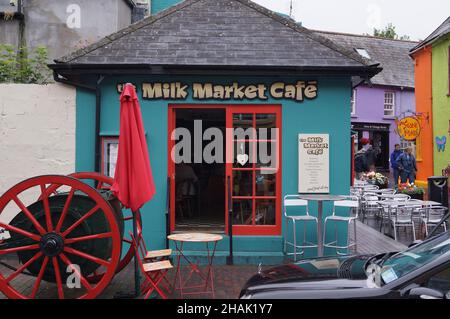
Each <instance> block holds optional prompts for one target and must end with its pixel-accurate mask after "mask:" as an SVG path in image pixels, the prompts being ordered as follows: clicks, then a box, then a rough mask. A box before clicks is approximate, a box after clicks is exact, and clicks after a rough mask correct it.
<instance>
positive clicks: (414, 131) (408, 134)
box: [395, 116, 420, 141]
mask: <svg viewBox="0 0 450 319" xmlns="http://www.w3.org/2000/svg"><path fill="white" fill-rule="evenodd" d="M395 122H396V124H397V133H398V135H399V136H400V137H401V138H403V139H404V140H406V141H414V140H415V139H416V138H417V137H418V136H419V134H420V121H419V119H418V118H416V117H414V116H408V117H404V118H402V119H398V120H396V121H395Z"/></svg>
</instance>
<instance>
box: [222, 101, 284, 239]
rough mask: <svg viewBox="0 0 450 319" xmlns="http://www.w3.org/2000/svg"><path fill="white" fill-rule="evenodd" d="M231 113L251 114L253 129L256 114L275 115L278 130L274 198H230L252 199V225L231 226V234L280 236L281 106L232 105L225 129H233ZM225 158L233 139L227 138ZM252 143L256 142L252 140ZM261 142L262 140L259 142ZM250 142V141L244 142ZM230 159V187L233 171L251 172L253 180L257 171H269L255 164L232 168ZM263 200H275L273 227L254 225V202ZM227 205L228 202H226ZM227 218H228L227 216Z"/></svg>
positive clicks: (231, 150)
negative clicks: (247, 166) (248, 166)
mask: <svg viewBox="0 0 450 319" xmlns="http://www.w3.org/2000/svg"><path fill="white" fill-rule="evenodd" d="M233 113H251V114H253V127H256V114H257V113H264V114H269V113H271V114H275V115H276V126H277V128H278V129H279V136H278V140H279V141H278V143H277V157H276V160H277V164H278V171H277V173H276V175H277V176H276V196H232V197H233V199H252V219H253V221H252V223H253V225H251V226H248V225H233V234H235V235H241V236H242V235H255V236H264V235H266V236H269V235H280V234H281V189H282V185H281V182H282V181H281V177H282V170H281V168H282V165H281V145H282V136H281V135H282V127H281V123H282V118H281V117H282V113H281V105H264V106H261V105H245V106H241V105H232V106H230V107H228V108H227V125H226V127H227V128H232V127H233ZM226 140H227V143H226V144H227V156H231V154H232V152H233V142H235V140H234V139H233V137H229V136H227V139H226ZM254 141H257V140H256V139H254ZM260 141H263V140H260ZM245 142H251V141H248V140H247V141H245ZM252 147H253V148H254V149H253V153H254V154H256V150H255V148H256V143H252ZM232 160H233V159H232V158H231V159H228V160H227V165H226V174H227V176H230V180H231V185H233V174H232V172H233V171H252V172H253V180H255V174H256V172H257V171H259V170H270V169H269V168H258V167H256V163H253V165H252V167H251V168H233V163H232ZM253 194H256V184H255V183H254V184H253ZM264 199H275V207H276V208H275V225H255V214H256V201H257V200H264ZM227 204H228V200H227ZM227 217H228V216H227ZM225 226H226V227H225V229H228V218H226V225H225Z"/></svg>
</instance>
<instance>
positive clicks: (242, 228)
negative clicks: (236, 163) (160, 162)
mask: <svg viewBox="0 0 450 319" xmlns="http://www.w3.org/2000/svg"><path fill="white" fill-rule="evenodd" d="M176 109H226V115H225V117H226V128H232V126H233V113H252V114H253V124H254V126H256V113H264V114H268V113H271V114H276V126H277V127H278V128H279V136H278V140H279V142H278V144H277V157H276V161H277V165H278V171H277V173H276V174H277V176H276V196H255V197H253V196H250V197H247V198H248V199H252V201H253V212H252V215H253V222H254V220H255V203H256V200H259V199H261V200H263V199H272V200H273V199H274V200H275V202H276V203H275V204H276V210H275V225H254V226H253V225H252V226H247V225H234V226H233V233H234V234H235V235H280V234H281V189H282V185H281V182H282V181H281V177H282V165H281V163H282V162H281V145H282V144H281V143H282V132H281V122H282V119H281V116H282V113H281V105H260V104H256V105H253V104H247V105H229V104H170V105H169V108H168V112H169V116H168V129H169V131H168V150H167V154H168V156H169V161H168V176H169V177H170V178H171V190H170V224H171V227H170V230H171V231H174V230H175V178H174V176H175V175H174V174H175V164H174V162H173V161H172V157H171V150H172V148H173V146H174V145H175V142H174V141H172V140H171V132H172V131H173V130H174V129H175V127H176V118H175V117H176V113H175V110H176ZM230 133H231V131H230V130H227V132H226V134H227V135H226V141H227V142H226V155H225V156H226V157H227V158H226V161H227V163H229V164H226V165H225V173H226V178H225V189H224V191H225V211H224V214H225V229H224V231H225V233H226V234H228V192H227V185H226V183H227V176H230V182H231V185H233V176H232V171H233V170H236V171H238V170H248V171H250V170H251V171H252V172H253V180H255V174H256V172H257V171H258V170H271V169H270V168H258V167H256V163H254V164H253V167H252V168H246V169H244V168H236V169H233V168H232V166H233V164H232V160H233V158H232V157H231V155H232V152H233V142H234V140H233V136H232V135H231V136H230ZM255 141H256V140H255ZM260 141H263V140H260ZM270 141H271V142H276V140H270ZM253 147H255V148H256V143H253ZM254 154H256V152H254ZM253 188H254V190H253V191H254V193H255V188H256V185H255V184H253ZM233 198H236V199H238V198H239V197H235V196H233Z"/></svg>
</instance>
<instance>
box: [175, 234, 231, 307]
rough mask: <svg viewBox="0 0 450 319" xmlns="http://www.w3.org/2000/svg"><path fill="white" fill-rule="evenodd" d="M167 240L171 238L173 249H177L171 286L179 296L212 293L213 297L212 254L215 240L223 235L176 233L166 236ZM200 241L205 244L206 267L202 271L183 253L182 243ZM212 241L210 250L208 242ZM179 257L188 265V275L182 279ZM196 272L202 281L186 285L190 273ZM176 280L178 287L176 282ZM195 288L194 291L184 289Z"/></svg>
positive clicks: (214, 249) (190, 276)
mask: <svg viewBox="0 0 450 319" xmlns="http://www.w3.org/2000/svg"><path fill="white" fill-rule="evenodd" d="M167 238H168V239H169V240H172V241H173V242H174V243H175V249H176V251H177V265H176V273H175V278H174V283H173V287H174V288H175V289H176V290H179V291H180V295H181V298H183V297H184V296H185V295H194V294H212V297H213V298H214V297H215V294H214V273H213V260H214V254H215V252H216V247H217V242H219V241H220V240H222V239H223V236H221V235H217V234H207V233H178V234H172V235H169V236H167ZM187 242H189V243H201V244H205V245H206V251H207V257H208V264H207V265H206V269H205V270H204V271H203V272H202V271H201V270H200V268H199V264H198V262H197V263H195V262H193V261H192V260H191V259H190V258H189V257H188V256H186V255H185V254H184V253H183V244H184V243H187ZM210 243H213V249H212V251H211V250H210V247H209V244H210ZM181 259H184V260H185V261H186V262H187V265H188V266H189V267H190V270H189V273H188V275H187V276H186V277H185V278H184V279H183V276H182V274H181ZM194 273H196V274H197V275H198V276H199V277H200V278H201V279H202V281H203V282H202V283H201V284H199V285H190V286H189V285H187V284H188V282H189V281H190V279H191V278H192V275H193V274H194ZM177 281H178V287H177V286H176V283H177ZM192 289H194V290H195V289H197V290H195V291H188V292H187V291H186V290H192Z"/></svg>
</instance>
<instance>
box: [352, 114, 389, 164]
mask: <svg viewBox="0 0 450 319" xmlns="http://www.w3.org/2000/svg"><path fill="white" fill-rule="evenodd" d="M390 126H391V125H390V124H382V123H352V129H353V130H354V131H355V132H357V133H358V140H357V141H356V140H355V151H358V150H360V149H361V148H362V147H363V145H362V144H361V139H362V138H366V139H369V141H370V142H371V145H372V147H373V149H374V151H375V154H376V162H375V167H376V169H377V170H378V171H389V156H390V153H389V149H390V146H391V145H390V138H391V135H390V130H391V127H390Z"/></svg>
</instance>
